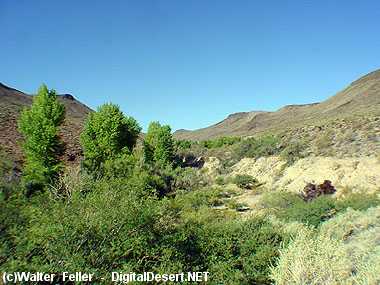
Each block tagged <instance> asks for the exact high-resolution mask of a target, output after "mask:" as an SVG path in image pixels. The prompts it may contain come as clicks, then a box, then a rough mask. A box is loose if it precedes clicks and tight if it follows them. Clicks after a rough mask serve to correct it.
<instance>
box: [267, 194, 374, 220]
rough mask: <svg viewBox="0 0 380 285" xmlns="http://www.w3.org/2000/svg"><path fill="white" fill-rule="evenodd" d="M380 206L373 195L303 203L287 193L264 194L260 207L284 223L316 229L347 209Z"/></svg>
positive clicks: (325, 197)
mask: <svg viewBox="0 0 380 285" xmlns="http://www.w3.org/2000/svg"><path fill="white" fill-rule="evenodd" d="M379 204H380V201H379V199H377V198H376V196H374V195H360V197H359V195H358V194H353V195H349V196H347V197H345V198H343V199H339V200H337V199H336V198H334V197H331V196H326V195H322V196H319V197H317V198H315V199H313V200H312V201H310V202H305V201H304V200H303V199H302V198H301V197H300V196H299V195H297V194H294V193H288V192H275V193H267V194H265V195H264V196H263V197H262V199H261V201H260V205H261V207H262V208H263V209H266V210H267V211H268V212H270V213H272V214H274V215H275V216H276V217H277V218H279V219H282V220H284V221H288V222H291V221H297V222H301V223H304V224H308V225H310V226H314V227H317V226H319V225H320V224H321V223H322V222H324V221H326V220H329V219H330V218H332V217H334V216H335V215H336V214H337V213H339V212H344V211H345V210H346V209H347V208H353V209H357V210H365V209H367V208H369V207H372V206H377V205H379Z"/></svg>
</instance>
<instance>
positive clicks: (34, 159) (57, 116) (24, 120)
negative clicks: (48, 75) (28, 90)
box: [19, 85, 65, 190]
mask: <svg viewBox="0 0 380 285" xmlns="http://www.w3.org/2000/svg"><path fill="white" fill-rule="evenodd" d="M64 114H65V107H64V106H63V105H62V104H61V103H59V102H58V100H57V95H56V92H55V91H54V90H48V88H47V87H46V85H42V86H41V87H40V89H39V90H38V94H37V95H36V96H35V97H34V98H33V104H32V106H31V108H29V109H25V110H24V111H23V112H22V113H21V117H20V120H19V130H20V132H21V134H22V135H23V136H24V142H23V150H24V154H25V165H24V171H23V175H24V180H25V182H26V183H27V185H28V186H29V187H27V189H29V190H32V188H35V187H37V188H40V187H42V186H43V185H46V184H47V183H49V182H50V181H51V180H52V179H54V178H55V177H56V176H57V174H58V172H59V171H60V170H61V167H62V164H61V162H60V160H59V155H60V153H61V151H62V143H61V141H60V139H59V137H58V127H59V126H60V125H61V123H62V122H63V119H64ZM31 185H33V187H32V188H31Z"/></svg>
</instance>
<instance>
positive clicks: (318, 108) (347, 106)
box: [174, 70, 380, 140]
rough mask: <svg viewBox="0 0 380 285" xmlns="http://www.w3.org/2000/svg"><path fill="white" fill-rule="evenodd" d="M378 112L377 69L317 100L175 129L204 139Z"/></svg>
mask: <svg viewBox="0 0 380 285" xmlns="http://www.w3.org/2000/svg"><path fill="white" fill-rule="evenodd" d="M379 114H380V70H377V71H374V72H372V73H369V74H367V75H366V76H363V77H362V78H360V79H358V80H356V81H354V82H353V83H351V84H350V85H349V86H348V87H347V88H345V89H344V90H342V91H341V92H339V93H337V94H336V95H335V96H333V97H331V98H329V99H327V100H326V101H323V102H321V103H313V104H306V105H289V106H285V107H283V108H281V109H279V110H277V111H275V112H245V113H236V114H232V115H230V116H228V117H227V118H226V119H225V120H223V121H221V122H219V123H217V124H215V125H212V126H210V127H206V128H203V129H199V130H194V131H188V130H178V131H176V132H175V133H174V135H175V137H176V138H177V139H189V140H205V139H210V138H216V137H220V136H247V135H254V134H257V133H262V132H267V131H272V132H276V131H279V130H283V129H285V128H289V127H299V126H301V125H305V124H316V123H317V122H321V121H328V120H332V119H338V118H339V119H342V118H352V117H353V116H357V115H359V116H363V115H365V116H368V115H379Z"/></svg>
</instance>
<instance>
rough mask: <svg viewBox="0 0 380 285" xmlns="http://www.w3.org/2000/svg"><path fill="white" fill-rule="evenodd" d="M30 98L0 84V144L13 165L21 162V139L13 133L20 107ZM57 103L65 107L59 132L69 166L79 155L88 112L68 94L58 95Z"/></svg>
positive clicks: (25, 104) (29, 101) (18, 134)
mask: <svg viewBox="0 0 380 285" xmlns="http://www.w3.org/2000/svg"><path fill="white" fill-rule="evenodd" d="M32 98H33V97H32V95H28V94H25V93H23V92H21V91H18V90H16V89H13V88H10V87H8V86H6V85H4V84H1V83H0V145H1V147H2V148H3V149H4V150H5V151H6V152H7V153H8V154H9V155H10V157H11V158H12V159H14V161H16V163H17V164H19V163H21V162H22V152H21V148H20V140H21V139H22V137H21V135H20V133H19V132H18V130H17V120H18V118H19V115H20V112H21V111H22V110H23V108H25V107H28V106H30V105H31V103H32ZM59 100H60V101H61V102H62V103H63V104H64V105H65V107H66V116H65V121H64V124H63V126H62V127H61V130H60V136H61V137H62V139H63V141H64V142H65V144H66V152H65V157H64V159H65V160H66V162H69V163H70V162H76V161H78V160H79V157H80V155H81V148H80V145H79V134H80V132H81V130H82V127H83V123H84V120H85V118H86V117H87V114H88V113H89V112H91V109H90V108H89V107H87V106H86V105H84V104H82V103H80V102H79V101H77V100H76V99H75V98H74V97H73V96H72V95H70V94H62V95H59Z"/></svg>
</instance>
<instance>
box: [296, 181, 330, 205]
mask: <svg viewBox="0 0 380 285" xmlns="http://www.w3.org/2000/svg"><path fill="white" fill-rule="evenodd" d="M335 192H336V189H335V187H334V186H333V185H332V184H331V181H330V180H325V181H324V182H323V183H322V184H320V185H315V184H313V183H307V184H306V186H305V188H304V189H303V192H302V193H301V197H302V198H303V199H304V200H305V201H306V202H309V201H311V200H313V199H315V198H317V197H319V196H321V195H327V194H333V193H335Z"/></svg>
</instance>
